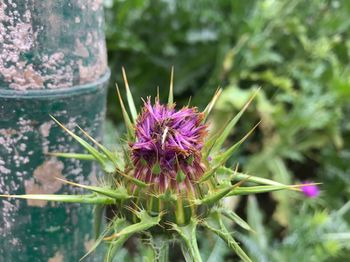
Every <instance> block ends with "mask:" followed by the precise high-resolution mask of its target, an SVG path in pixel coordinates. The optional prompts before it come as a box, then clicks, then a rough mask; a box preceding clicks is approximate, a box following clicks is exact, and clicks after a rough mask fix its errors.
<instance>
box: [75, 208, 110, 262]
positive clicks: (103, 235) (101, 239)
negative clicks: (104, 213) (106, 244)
mask: <svg viewBox="0 0 350 262" xmlns="http://www.w3.org/2000/svg"><path fill="white" fill-rule="evenodd" d="M96 207H104V206H103V205H98V206H96ZM112 224H113V222H111V223H109V224H108V225H107V227H106V228H105V229H104V230H103V232H102V233H101V234H100V232H98V235H96V241H95V243H94V244H93V245H92V247H91V248H90V249H89V250H88V252H86V254H85V255H84V256H83V257H82V258H80V260H79V261H82V260H84V259H85V258H86V257H87V256H89V255H90V254H91V253H92V252H94V251H95V249H96V248H97V247H98V246H99V245H100V244H101V243H102V241H103V238H104V237H105V236H106V235H107V234H108V233H109V232H110V231H111V229H112Z"/></svg>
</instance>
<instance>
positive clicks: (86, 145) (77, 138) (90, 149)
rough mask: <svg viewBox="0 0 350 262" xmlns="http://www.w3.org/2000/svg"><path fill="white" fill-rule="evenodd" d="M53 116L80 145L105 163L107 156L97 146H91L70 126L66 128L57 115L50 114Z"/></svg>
mask: <svg viewBox="0 0 350 262" xmlns="http://www.w3.org/2000/svg"><path fill="white" fill-rule="evenodd" d="M50 116H51V118H52V119H53V120H54V121H55V122H56V123H57V124H58V125H59V126H60V127H61V128H63V129H64V130H65V131H66V132H67V133H68V134H69V135H70V136H72V137H73V138H74V139H75V140H77V141H78V142H79V144H80V145H82V146H83V147H84V148H85V149H86V150H87V151H88V152H89V153H90V154H91V155H93V156H94V158H95V159H96V160H97V161H98V162H99V163H100V164H101V165H102V166H104V165H105V162H106V158H105V156H104V155H102V154H101V153H100V152H98V151H97V149H96V148H94V147H93V146H91V145H90V144H89V143H88V142H86V141H85V140H84V139H82V138H81V137H79V136H77V135H76V134H74V133H73V132H72V131H70V130H69V129H68V128H66V127H65V126H64V125H63V124H61V123H60V122H59V121H58V120H57V119H56V118H55V117H53V116H52V115H50Z"/></svg>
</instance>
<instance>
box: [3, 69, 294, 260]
mask: <svg viewBox="0 0 350 262" xmlns="http://www.w3.org/2000/svg"><path fill="white" fill-rule="evenodd" d="M123 77H124V82H125V87H126V95H127V102H128V107H129V112H127V110H126V108H125V105H124V102H123V100H122V98H121V95H120V92H119V89H118V87H117V94H118V97H119V101H120V105H121V108H122V113H123V117H124V121H125V125H126V129H127V134H126V142H125V144H124V151H123V154H122V155H119V154H116V153H115V152H111V151H110V150H108V149H107V148H106V147H104V146H103V145H101V144H100V143H98V142H97V141H96V140H95V139H93V138H92V137H91V136H89V135H88V134H87V133H86V132H85V131H83V130H81V131H82V132H83V134H84V135H85V137H86V138H87V139H86V140H84V139H83V138H82V137H79V136H78V135H76V134H74V133H73V132H72V131H70V130H68V129H67V128H66V127H65V126H63V125H62V124H61V123H60V122H59V121H58V120H56V119H55V118H54V117H52V118H53V120H54V121H56V123H57V124H58V125H60V126H61V127H62V128H63V129H64V130H65V131H67V132H68V134H69V135H71V136H72V137H73V138H74V139H76V140H77V141H78V142H79V143H80V144H81V145H82V146H83V147H84V148H85V149H86V151H87V152H88V154H74V153H52V155H54V156H57V157H67V158H76V159H81V160H92V161H97V162H98V163H99V165H100V166H101V168H102V169H103V170H104V171H105V173H106V177H105V179H104V180H105V181H106V183H105V184H107V185H106V186H88V185H80V184H76V183H73V182H69V181H66V180H62V181H63V182H66V183H68V184H71V185H74V186H78V187H82V188H84V189H86V190H88V191H91V192H92V193H91V194H89V195H78V196H77V195H74V196H70V195H15V196H4V197H16V198H23V199H41V200H51V201H59V202H76V203H89V204H95V232H96V243H95V245H94V247H93V248H92V250H91V251H90V252H88V254H89V253H91V252H92V251H93V250H94V249H95V248H96V247H97V245H98V244H100V243H102V242H106V243H107V244H108V245H109V248H108V252H107V254H106V256H105V261H112V260H113V257H114V255H115V253H116V252H117V251H118V249H119V248H121V247H122V245H123V243H124V242H125V241H126V240H127V239H128V238H129V237H130V236H132V235H134V234H136V233H144V234H148V235H150V236H151V239H156V238H157V237H159V236H161V237H162V239H165V240H168V241H169V242H170V241H173V240H174V239H175V240H177V241H179V242H180V244H181V247H182V251H183V253H184V256H185V258H186V260H189V261H201V256H200V253H199V250H198V246H197V239H196V229H197V227H199V226H201V227H203V228H206V229H208V230H210V231H211V232H213V233H214V234H216V235H218V236H219V237H221V238H222V239H224V240H225V241H226V242H227V244H228V246H229V247H231V248H232V249H233V250H234V251H235V252H236V254H237V255H238V256H239V257H240V258H241V259H242V260H243V261H250V259H249V257H248V256H247V255H246V254H245V252H244V251H243V250H242V248H241V247H240V246H239V244H238V243H237V242H236V241H235V240H234V238H233V236H231V234H230V233H229V230H228V229H226V227H225V225H224V223H223V221H222V219H223V217H226V218H229V219H231V220H232V221H233V222H234V223H236V224H237V225H239V226H241V227H242V228H244V229H247V230H251V228H250V227H249V225H248V224H247V223H245V222H244V221H243V220H242V219H241V218H240V217H238V215H237V214H235V213H234V212H233V211H231V210H225V209H224V208H223V207H222V200H223V199H224V198H225V197H228V196H234V195H244V194H254V193H260V192H270V191H275V190H281V189H292V190H293V189H297V186H288V185H283V184H281V183H278V182H275V181H271V180H268V179H262V178H258V177H253V176H248V175H245V174H242V173H238V172H237V171H235V170H231V169H229V168H227V167H225V163H226V161H227V160H228V159H229V157H230V156H231V155H232V153H233V152H234V151H235V150H236V149H237V148H238V147H239V146H240V145H241V143H242V142H243V141H244V140H245V139H246V138H247V137H248V135H249V134H250V133H251V132H249V133H248V134H247V135H246V136H245V137H243V138H242V139H241V140H240V141H238V142H237V143H236V144H234V145H232V146H230V147H228V148H227V149H225V148H222V146H223V144H224V142H225V140H226V138H227V137H228V136H229V134H230V132H231V130H232V129H233V127H234V126H235V124H236V123H237V122H238V120H239V119H240V118H241V116H242V114H243V112H244V111H245V110H246V109H247V107H248V105H249V104H250V102H251V101H252V99H253V97H254V96H253V97H251V99H250V100H249V101H248V102H247V103H246V105H245V106H244V107H243V109H242V110H241V111H240V112H239V113H238V114H237V115H236V116H235V117H234V118H233V119H232V120H231V121H230V122H229V123H228V124H227V125H226V126H225V128H224V129H223V130H222V132H220V133H217V134H208V124H207V123H206V119H207V117H208V115H209V113H210V111H211V110H212V109H213V107H214V105H215V102H216V100H217V99H218V97H219V96H220V93H221V89H218V90H217V92H216V93H215V95H214V97H213V99H212V100H211V101H210V102H209V104H208V106H207V107H206V108H205V110H204V111H203V112H199V111H198V110H197V109H196V108H193V107H188V106H187V107H183V108H181V109H176V107H175V104H174V102H173V71H172V74H171V81H170V92H169V99H168V103H166V104H161V102H160V101H159V97H158V96H157V97H156V99H155V103H154V105H152V103H151V99H150V98H148V99H147V100H146V101H144V107H143V109H142V110H141V111H139V112H138V111H137V110H136V108H135V105H134V101H133V97H132V94H131V92H130V88H129V85H128V82H127V79H126V74H125V71H124V69H123ZM253 129H254V128H253ZM253 129H252V131H253ZM88 141H90V142H91V143H93V144H94V146H95V147H93V146H92V145H91V144H90V143H89V142H88ZM234 181H236V182H237V183H233V182H234ZM248 181H249V182H252V183H255V184H258V185H255V186H249V187H243V186H242V184H243V183H244V182H248ZM106 209H107V210H109V211H110V212H107V213H108V214H113V215H110V217H109V219H110V222H109V224H108V226H107V227H106V229H105V230H104V231H103V232H101V233H100V223H101V219H102V217H103V213H104V212H105V210H106ZM165 243H168V242H167V241H166V242H165ZM151 246H155V245H151ZM156 250H157V249H156V248H155V251H156ZM160 250H162V249H160ZM158 251H159V249H158ZM88 254H87V255H88ZM156 257H159V255H157V256H156ZM163 259H164V257H163Z"/></svg>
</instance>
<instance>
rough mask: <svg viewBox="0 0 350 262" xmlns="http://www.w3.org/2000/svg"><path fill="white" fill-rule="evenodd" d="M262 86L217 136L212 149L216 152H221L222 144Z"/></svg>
mask: <svg viewBox="0 0 350 262" xmlns="http://www.w3.org/2000/svg"><path fill="white" fill-rule="evenodd" d="M259 90H260V88H259V89H257V90H256V91H255V92H254V93H253V95H252V96H251V97H250V98H249V100H248V101H247V103H246V104H245V105H244V106H243V108H242V109H241V111H239V112H238V114H237V115H236V116H235V117H234V118H233V119H232V120H231V121H230V122H229V123H228V124H227V125H226V127H225V129H224V130H223V132H222V133H221V135H220V136H219V137H218V138H217V140H216V141H215V144H214V146H213V148H212V151H213V152H214V153H216V152H219V150H220V148H221V146H222V145H223V144H224V142H225V140H226V138H227V137H228V136H229V135H230V133H231V131H232V129H233V128H234V127H235V125H236V124H237V122H238V120H239V119H240V118H241V117H242V115H243V113H244V112H245V111H246V110H247V108H248V107H249V105H250V103H251V102H252V100H253V99H254V98H255V96H256V95H257V93H258V92H259Z"/></svg>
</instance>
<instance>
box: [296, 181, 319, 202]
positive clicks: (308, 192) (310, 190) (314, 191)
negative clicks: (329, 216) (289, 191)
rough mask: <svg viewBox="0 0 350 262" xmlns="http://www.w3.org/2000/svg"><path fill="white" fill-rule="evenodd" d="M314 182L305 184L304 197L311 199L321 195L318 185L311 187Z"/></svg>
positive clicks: (302, 188) (303, 188) (303, 187)
mask: <svg viewBox="0 0 350 262" xmlns="http://www.w3.org/2000/svg"><path fill="white" fill-rule="evenodd" d="M312 183H313V182H310V181H306V182H303V184H305V186H302V187H301V190H302V191H303V193H304V195H305V196H306V197H309V198H315V197H317V196H318V195H319V194H320V189H319V188H318V186H317V185H310V184H312Z"/></svg>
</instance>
